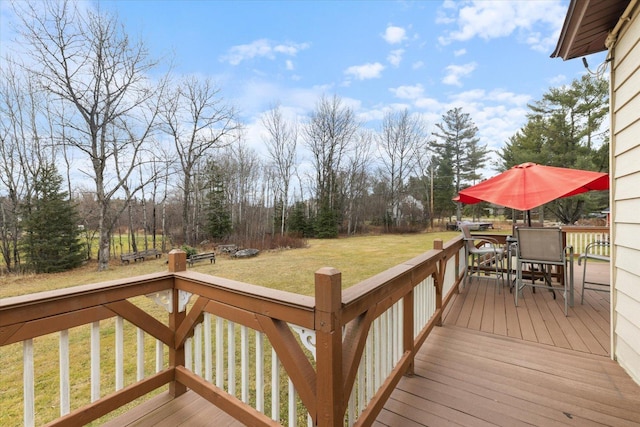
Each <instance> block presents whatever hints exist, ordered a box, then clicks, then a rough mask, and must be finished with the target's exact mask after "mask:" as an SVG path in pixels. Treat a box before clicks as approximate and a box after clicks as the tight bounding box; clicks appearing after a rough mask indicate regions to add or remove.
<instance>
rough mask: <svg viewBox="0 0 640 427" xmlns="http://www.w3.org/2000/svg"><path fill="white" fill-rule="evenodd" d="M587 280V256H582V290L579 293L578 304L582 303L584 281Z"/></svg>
mask: <svg viewBox="0 0 640 427" xmlns="http://www.w3.org/2000/svg"><path fill="white" fill-rule="evenodd" d="M585 280H587V258H586V257H585V258H584V266H583V267H582V292H581V295H580V305H582V304H584V282H585Z"/></svg>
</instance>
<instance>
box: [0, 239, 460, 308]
mask: <svg viewBox="0 0 640 427" xmlns="http://www.w3.org/2000/svg"><path fill="white" fill-rule="evenodd" d="M457 235H459V233H458V232H443V233H418V234H406V235H371V236H360V237H349V238H340V239H330V240H320V239H311V240H309V242H308V245H307V247H306V248H303V249H291V250H288V249H281V250H272V251H265V252H262V253H260V254H259V255H258V256H257V257H254V258H248V259H234V258H231V257H229V256H228V255H226V254H218V258H217V260H216V263H215V264H211V263H209V262H208V261H201V262H199V263H196V264H194V266H193V267H188V268H189V270H194V271H198V272H201V273H205V274H211V275H215V276H221V277H225V278H228V279H234V280H239V281H242V282H246V283H252V284H255V285H260V286H266V287H271V288H277V289H281V290H287V291H290V292H298V293H301V294H305V295H312V294H313V280H314V272H315V271H317V270H318V269H320V268H321V267H334V268H336V269H338V270H339V271H340V272H341V273H342V280H343V285H344V286H345V287H348V286H351V285H354V284H355V283H358V282H359V281H361V280H363V279H366V278H368V277H371V276H373V275H374V274H377V273H380V272H382V271H384V270H386V269H388V268H390V267H393V266H394V265H397V264H399V263H401V262H403V261H406V260H408V259H411V258H413V257H414V256H416V255H418V254H421V253H423V252H426V251H428V250H430V249H432V248H433V240H434V239H436V238H438V239H442V240H443V241H445V242H446V241H448V240H450V239H452V238H453V237H455V236H457ZM165 261H166V255H165V257H163V258H162V259H158V260H147V261H144V262H137V263H131V264H129V265H127V264H125V265H121V264H120V261H119V260H114V261H112V263H111V265H110V268H109V270H107V271H102V272H98V271H97V270H96V263H95V261H92V262H89V263H88V264H87V265H85V266H84V267H81V268H78V269H76V270H73V271H71V272H65V273H56V274H40V275H35V274H27V275H18V276H4V277H2V278H1V279H0V298H7V297H10V296H16V295H24V294H29V293H34V292H41V291H46V290H52V289H60V288H67V287H70V286H76V285H84V284H88V283H97V282H104V281H108V280H114V279H121V278H126V277H131V276H138V275H142V274H147V273H154V272H160V271H166V269H167V266H166V264H165Z"/></svg>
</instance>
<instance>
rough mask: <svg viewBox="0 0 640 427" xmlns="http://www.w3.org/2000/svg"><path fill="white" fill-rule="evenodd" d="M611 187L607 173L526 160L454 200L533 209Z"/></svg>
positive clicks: (522, 209) (473, 187) (523, 209)
mask: <svg viewBox="0 0 640 427" xmlns="http://www.w3.org/2000/svg"><path fill="white" fill-rule="evenodd" d="M608 189H609V174H606V173H601V172H592V171H585V170H580V169H569V168H559V167H554V166H543V165H539V164H536V163H522V164H520V165H517V166H514V167H512V168H511V169H509V170H507V171H505V172H503V173H501V174H499V175H496V176H494V177H493V178H489V179H487V180H485V181H482V182H481V183H479V184H477V185H474V186H472V187H469V188H465V189H464V190H462V191H460V193H458V196H457V197H455V198H454V200H456V201H459V202H462V203H467V204H473V203H478V202H482V201H485V202H490V203H494V204H496V205H500V206H506V207H509V208H513V209H518V210H521V211H529V210H531V209H533V208H535V207H538V206H540V205H543V204H545V203H548V202H550V201H552V200H555V199H559V198H562V197H569V196H574V195H576V194H580V193H584V192H587V191H591V190H608ZM529 221H530V219H529Z"/></svg>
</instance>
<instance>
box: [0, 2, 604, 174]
mask: <svg viewBox="0 0 640 427" xmlns="http://www.w3.org/2000/svg"><path fill="white" fill-rule="evenodd" d="M1 2H2V3H4V4H2V5H0V13H1V14H2V16H1V19H2V20H1V21H0V24H2V26H3V27H4V26H5V24H6V23H7V20H8V19H9V17H8V15H7V12H6V11H7V7H6V6H7V4H6V0H1ZM86 3H87V5H88V7H94V8H96V9H98V10H103V11H108V12H113V13H116V14H117V16H118V18H119V19H120V21H121V22H122V23H123V24H124V26H125V29H126V31H127V32H128V34H129V35H130V36H131V37H134V38H140V39H141V40H143V41H144V42H145V43H146V45H147V46H148V48H149V53H150V55H151V56H152V57H157V58H162V59H163V60H165V61H171V62H172V63H173V71H174V73H175V74H177V75H190V74H195V75H200V76H203V77H204V76H206V77H211V78H212V79H213V80H214V81H215V82H216V84H217V86H218V87H219V88H220V93H221V95H222V96H223V97H224V100H225V101H226V102H228V103H230V104H231V105H233V106H234V107H235V108H237V109H238V111H239V113H240V116H241V119H242V121H243V122H244V123H245V125H246V126H247V133H246V138H247V141H248V142H249V144H250V145H251V146H252V147H254V148H255V149H256V150H258V151H259V150H260V149H261V146H262V145H263V143H262V139H261V138H262V135H263V134H264V131H263V129H262V127H261V115H262V114H263V113H264V112H265V111H267V110H268V109H270V108H271V107H273V106H274V105H275V104H280V105H281V106H282V108H283V110H284V111H285V112H286V113H287V114H289V115H291V117H293V116H297V117H299V118H304V117H306V116H307V115H308V114H309V112H311V111H312V110H313V109H314V107H315V105H316V103H317V102H318V100H319V99H320V97H321V96H323V95H327V96H334V95H337V96H338V97H340V98H341V99H342V101H343V103H344V104H345V105H348V106H349V107H351V108H353V110H354V111H355V113H356V114H357V115H358V117H359V118H360V119H361V120H362V121H363V123H364V124H365V126H366V127H369V128H372V129H379V126H380V120H381V118H382V117H383V115H384V114H385V113H386V112H389V111H394V110H403V109H405V108H406V109H408V110H409V111H410V112H411V113H416V114H420V115H421V116H422V117H423V119H424V120H425V123H426V124H427V126H428V128H429V129H431V130H432V131H435V130H436V129H435V124H436V123H438V122H440V121H441V119H442V115H443V114H445V113H446V112H447V111H448V110H450V109H452V108H456V107H461V108H462V111H463V112H464V113H468V114H469V115H470V118H471V119H472V120H473V122H474V123H475V124H476V126H477V127H478V129H479V137H480V143H481V144H486V145H487V147H488V148H489V149H490V150H498V149H500V148H501V147H502V146H503V145H504V143H505V142H506V141H507V140H508V138H509V137H511V136H512V135H514V134H515V132H516V131H517V130H518V129H520V128H521V127H522V126H523V125H524V124H525V122H526V114H527V111H528V109H527V103H532V102H535V101H536V100H539V99H541V97H542V95H543V94H544V93H545V92H546V91H548V90H549V89H550V88H551V87H558V86H561V85H564V84H569V83H570V82H571V81H572V80H573V79H576V78H579V77H580V76H581V75H582V74H584V73H585V72H587V71H586V69H585V68H584V65H583V63H582V61H580V60H579V59H576V60H571V61H563V60H561V59H559V58H553V59H552V58H550V55H551V53H552V52H553V50H554V48H555V46H556V43H557V41H558V35H559V32H560V30H561V28H562V24H563V22H564V17H565V15H566V12H567V8H568V6H569V1H568V0H522V1H508V0H500V1H488V0H484V1H430V0H427V1H425V0H423V1H383V0H377V1H364V0H362V1H355V0H353V1H329V0H325V1H311V0H309V1H304V0H299V1H293V0H290V1H266V0H265V1H221V0H220V1H205V0H200V1H194V0H190V1H189V0H186V1H175V0H174V1H172V0H165V1H152V0H144V1H136V0H87V1H86ZM0 31H4V30H0ZM4 37H6V33H5V34H4V35H1V34H0V41H2V39H3V38H4ZM588 60H589V64H590V68H591V69H593V70H595V69H596V68H597V66H598V65H600V63H602V62H603V61H604V54H596V55H592V56H591V57H589V58H588ZM493 158H494V159H495V155H494V156H493ZM485 175H486V176H485V177H488V176H489V175H491V171H486V172H485Z"/></svg>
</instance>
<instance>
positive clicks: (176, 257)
mask: <svg viewBox="0 0 640 427" xmlns="http://www.w3.org/2000/svg"><path fill="white" fill-rule="evenodd" d="M186 270H187V253H186V252H185V251H182V250H180V249H173V250H172V251H171V252H169V271H170V272H172V273H177V272H180V271H186ZM172 292H173V304H172V305H173V307H172V310H171V313H170V314H169V328H170V329H171V330H172V331H173V334H174V338H175V333H176V331H177V330H178V327H179V326H180V324H181V323H182V322H183V321H184V319H185V317H186V315H187V313H186V310H185V311H183V312H179V311H178V303H179V301H180V298H179V292H178V289H176V288H175V287H174V288H173V289H172ZM169 366H170V367H172V368H175V367H176V366H184V345H181V346H180V347H179V348H176V347H175V346H174V347H173V348H171V347H169ZM186 391H187V387H186V386H185V385H184V384H181V383H179V382H177V381H172V382H171V383H170V384H169V394H170V395H171V396H173V397H178V396H180V395H181V394H184V393H186Z"/></svg>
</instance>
